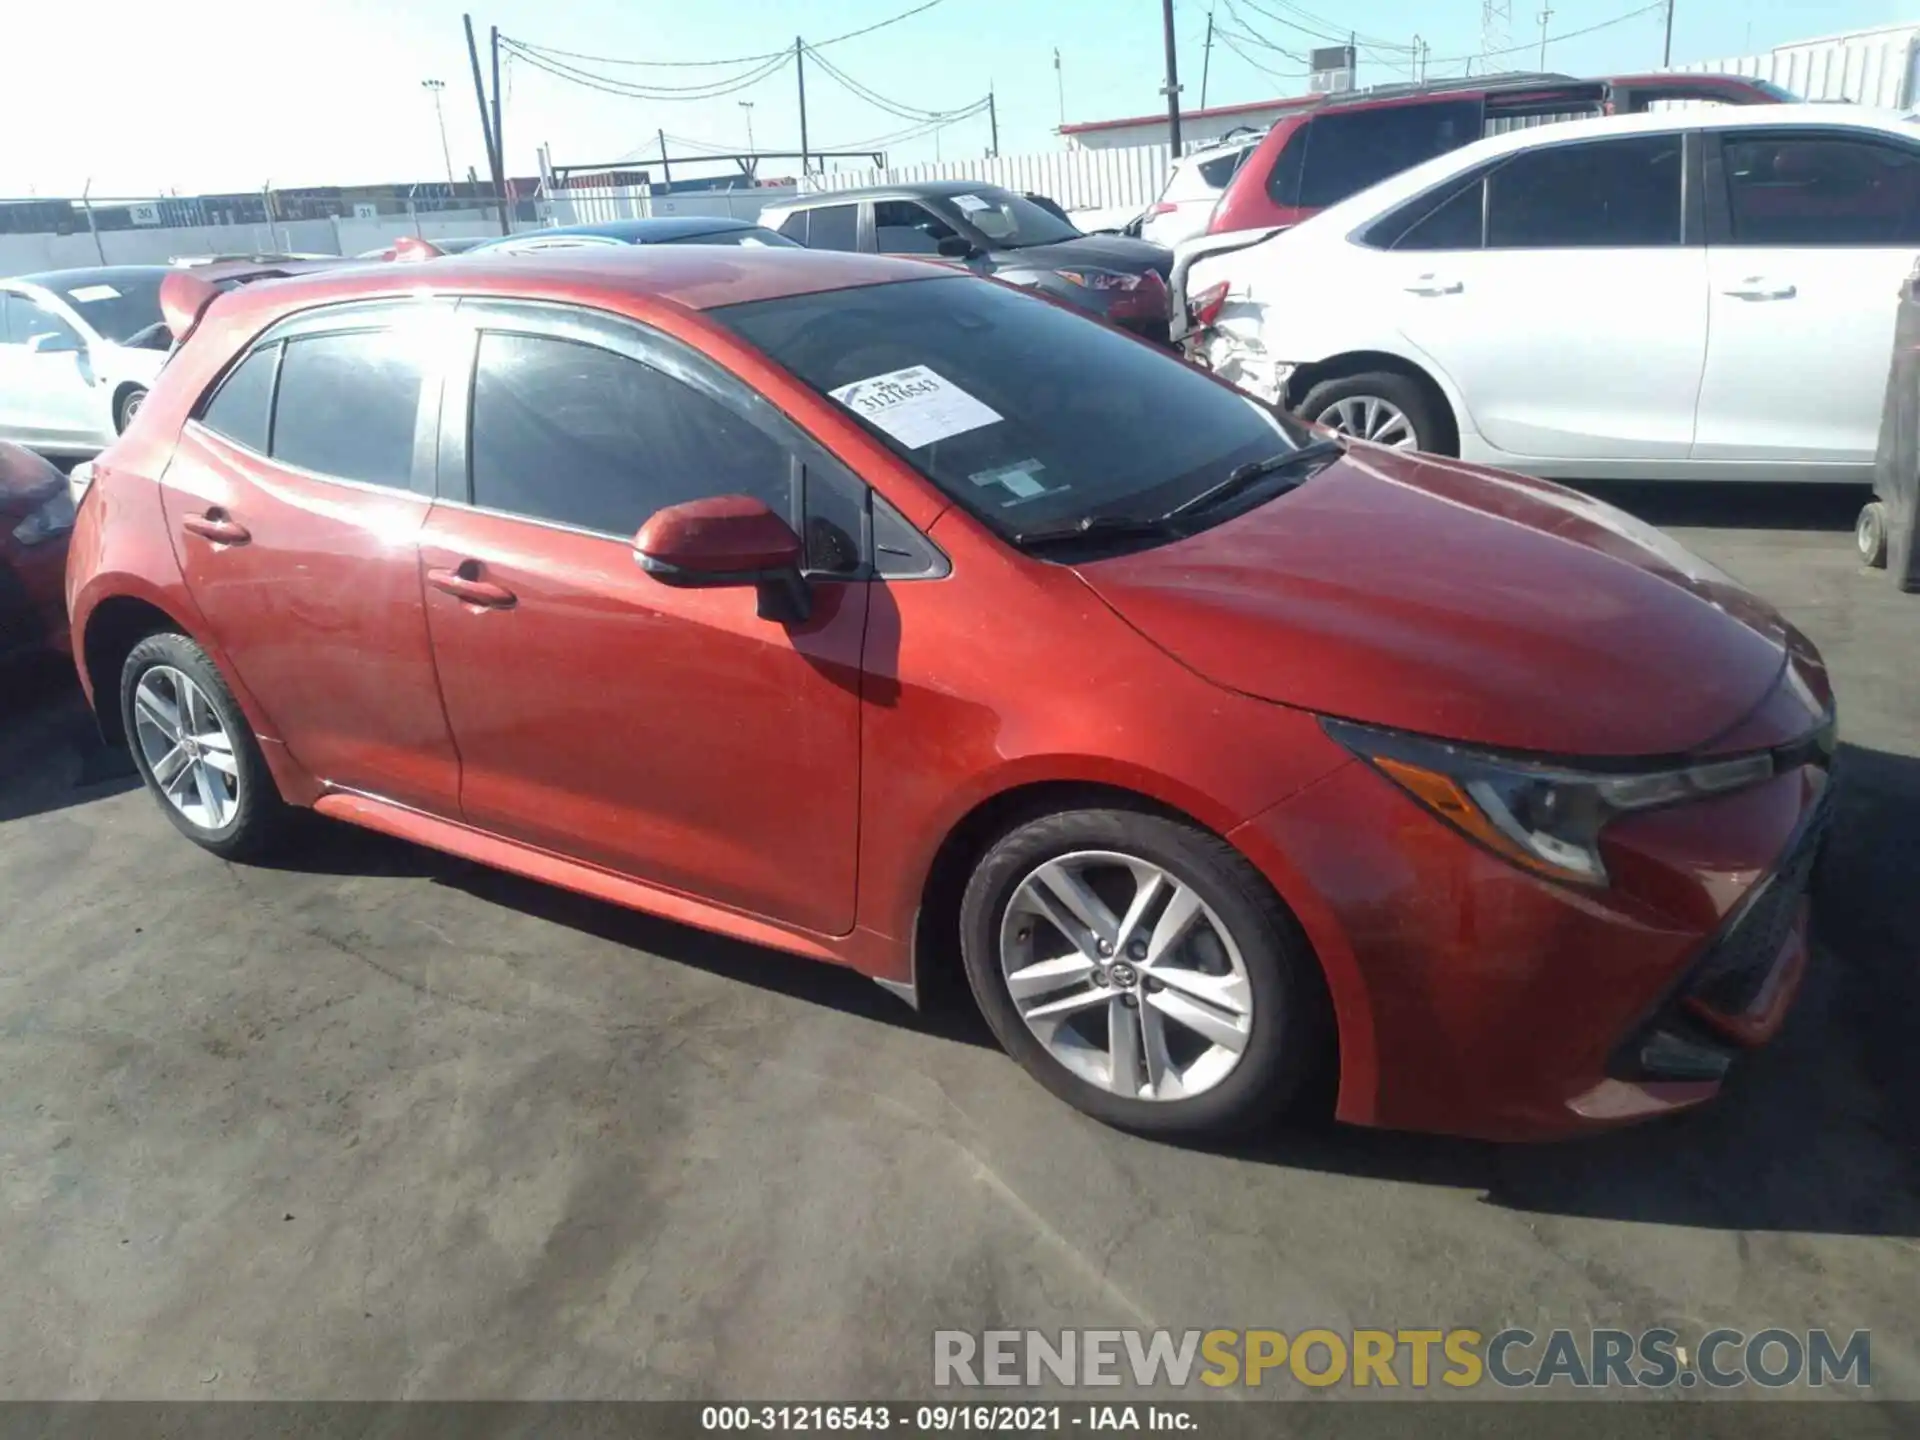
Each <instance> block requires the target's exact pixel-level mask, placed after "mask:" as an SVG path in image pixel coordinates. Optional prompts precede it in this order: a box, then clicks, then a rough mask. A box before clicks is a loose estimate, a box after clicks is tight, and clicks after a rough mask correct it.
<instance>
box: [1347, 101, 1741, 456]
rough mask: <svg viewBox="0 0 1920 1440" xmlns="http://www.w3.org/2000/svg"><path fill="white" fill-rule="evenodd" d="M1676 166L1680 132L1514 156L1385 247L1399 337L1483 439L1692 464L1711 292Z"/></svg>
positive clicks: (1558, 452)
mask: <svg viewBox="0 0 1920 1440" xmlns="http://www.w3.org/2000/svg"><path fill="white" fill-rule="evenodd" d="M1685 168H1686V166H1685V147H1684V143H1683V137H1682V136H1681V135H1679V134H1657V135H1635V136H1628V137H1621V138H1617V139H1607V140H1590V141H1580V142H1575V143H1571V144H1563V145H1551V146H1543V147H1541V148H1539V149H1534V150H1527V151H1522V152H1520V153H1519V154H1517V155H1515V156H1514V157H1512V158H1511V159H1509V160H1507V161H1505V162H1502V163H1501V164H1499V165H1498V166H1496V167H1495V168H1494V169H1492V170H1491V171H1490V172H1489V173H1488V174H1487V175H1486V176H1485V178H1484V179H1483V180H1481V181H1479V182H1477V183H1470V184H1468V185H1466V186H1465V187H1464V188H1462V189H1460V190H1458V191H1456V192H1454V193H1453V194H1452V195H1451V196H1450V197H1449V198H1448V199H1447V201H1446V204H1445V205H1444V207H1437V208H1436V209H1435V210H1434V211H1433V212H1432V213H1430V214H1429V215H1428V216H1427V217H1426V218H1424V219H1422V220H1421V221H1420V222H1419V223H1417V224H1415V225H1414V226H1413V227H1412V228H1411V229H1410V230H1408V231H1407V232H1406V233H1405V234H1404V235H1403V236H1401V237H1399V238H1398V239H1397V240H1395V241H1394V242H1393V257H1394V258H1393V261H1392V263H1391V264H1389V265H1388V266H1387V267H1385V274H1384V276H1383V281H1382V283H1383V285H1384V286H1386V287H1387V289H1388V291H1389V293H1391V295H1392V297H1393V298H1392V301H1391V303H1392V304H1393V305H1394V306H1395V308H1396V309H1397V312H1398V315H1399V317H1400V329H1401V332H1402V333H1403V334H1404V335H1405V336H1406V338H1407V339H1408V340H1409V341H1411V342H1412V343H1413V344H1414V345H1415V346H1417V347H1418V348H1419V349H1420V350H1421V351H1423V352H1424V353H1425V354H1427V355H1428V356H1430V357H1431V358H1432V359H1433V361H1434V362H1435V363H1436V364H1437V365H1438V366H1439V368H1440V369H1441V370H1443V371H1444V372H1445V373H1446V374H1447V375H1448V376H1449V377H1450V378H1451V379H1452V381H1453V382H1454V384H1455V386H1456V387H1457V388H1458V390H1459V391H1460V392H1461V394H1462V395H1463V396H1464V397H1465V402H1466V407H1467V410H1468V412H1469V414H1470V415H1471V417H1472V420H1473V424H1474V427H1475V428H1476V429H1477V430H1478V431H1479V432H1480V434H1481V435H1482V436H1483V437H1485V438H1486V439H1487V440H1488V441H1489V442H1490V443H1492V444H1493V445H1495V446H1497V447H1498V448H1499V449H1501V450H1503V451H1505V452H1507V453H1508V454H1510V455H1514V456H1522V457H1535V458H1540V459H1552V460H1565V459H1607V460H1639V459H1684V458H1685V457H1686V455H1687V453H1688V450H1689V448H1690V447H1691V445H1692V442H1693V422H1694V406H1695V401H1696V399H1697V397H1698V396H1699V394H1700V376H1701V370H1702V367H1703V365H1704V363H1705V354H1706V341H1707V296H1706V250H1705V247H1704V246H1703V245H1702V244H1701V243H1700V239H1699V232H1698V227H1697V224H1696V222H1695V221H1693V220H1692V219H1690V218H1689V217H1688V216H1687V215H1686V214H1685V213H1684V212H1685V206H1684V203H1683V202H1684V195H1685V191H1684V186H1683V180H1682V177H1683V174H1684V173H1685ZM1475 235H1478V236H1480V237H1481V239H1482V243H1481V244H1478V245H1473V244H1471V241H1472V239H1473V237H1474V236H1475Z"/></svg>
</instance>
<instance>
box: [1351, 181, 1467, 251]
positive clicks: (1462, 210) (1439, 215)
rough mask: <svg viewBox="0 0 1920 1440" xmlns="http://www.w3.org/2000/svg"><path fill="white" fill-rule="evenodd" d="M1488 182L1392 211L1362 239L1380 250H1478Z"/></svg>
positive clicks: (1424, 197)
mask: <svg viewBox="0 0 1920 1440" xmlns="http://www.w3.org/2000/svg"><path fill="white" fill-rule="evenodd" d="M1484 190H1485V182H1484V181H1481V180H1475V181H1474V182H1473V183H1472V184H1471V185H1468V186H1466V187H1464V188H1462V189H1459V190H1455V191H1454V192H1453V193H1452V194H1451V195H1445V196H1442V195H1438V194H1436V193H1434V192H1429V193H1428V194H1425V195H1422V196H1420V197H1419V198H1418V199H1416V200H1410V201H1408V202H1407V203H1406V204H1404V205H1402V206H1400V207H1399V208H1398V209H1397V210H1390V211H1388V212H1387V213H1386V214H1385V215H1383V216H1381V217H1380V218H1379V219H1378V220H1376V221H1374V223H1373V224H1372V225H1371V226H1370V227H1369V228H1368V229H1367V231H1366V233H1365V235H1363V236H1362V237H1361V238H1362V239H1363V240H1364V241H1365V242H1366V243H1367V244H1368V245H1371V246H1373V247H1374V248H1375V249H1377V250H1478V249H1479V248H1480V220H1481V205H1482V200H1483V193H1484Z"/></svg>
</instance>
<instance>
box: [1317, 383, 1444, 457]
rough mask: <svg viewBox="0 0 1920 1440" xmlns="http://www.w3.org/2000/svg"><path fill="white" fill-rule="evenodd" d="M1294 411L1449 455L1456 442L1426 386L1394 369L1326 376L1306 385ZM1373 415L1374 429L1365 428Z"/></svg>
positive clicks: (1400, 445)
mask: <svg viewBox="0 0 1920 1440" xmlns="http://www.w3.org/2000/svg"><path fill="white" fill-rule="evenodd" d="M1396 412H1397V417H1398V418H1397V419H1396V418H1395V415H1396ZM1293 413H1294V414H1296V415H1298V416H1299V417H1300V418H1301V419H1303V420H1314V421H1318V422H1319V423H1320V424H1323V425H1326V426H1328V427H1329V428H1331V429H1334V430H1337V431H1339V432H1340V433H1341V434H1343V435H1353V436H1355V437H1357V438H1359V439H1361V440H1373V441H1374V442H1375V443H1376V444H1381V445H1389V446H1392V447H1393V448H1395V449H1404V450H1425V451H1428V452H1429V453H1431V454H1435V455H1450V454H1452V453H1453V451H1454V449H1455V448H1457V446H1456V442H1455V440H1454V438H1453V434H1452V427H1451V426H1449V425H1448V424H1446V423H1445V419H1444V417H1443V416H1442V415H1441V414H1440V413H1439V410H1438V408H1437V407H1436V406H1435V405H1434V402H1433V397H1432V396H1431V395H1429V394H1428V393H1427V390H1426V388H1425V387H1424V386H1422V385H1421V384H1420V382H1419V381H1418V380H1415V379H1414V378H1413V377H1412V376H1410V375H1402V374H1399V373H1397V372H1396V371H1392V370H1372V371H1368V372H1367V373H1366V374H1364V375H1341V376H1337V377H1336V378H1334V379H1332V380H1322V381H1320V383H1319V384H1317V385H1314V386H1313V387H1312V388H1311V389H1309V390H1308V391H1307V393H1306V395H1305V397H1304V398H1303V399H1302V400H1301V401H1300V403H1299V404H1298V405H1296V406H1295V407H1294V412H1293ZM1369 417H1372V420H1371V431H1372V433H1367V432H1368V430H1369ZM1401 422H1404V423H1401ZM1409 436H1410V439H1409V438H1408V437H1409Z"/></svg>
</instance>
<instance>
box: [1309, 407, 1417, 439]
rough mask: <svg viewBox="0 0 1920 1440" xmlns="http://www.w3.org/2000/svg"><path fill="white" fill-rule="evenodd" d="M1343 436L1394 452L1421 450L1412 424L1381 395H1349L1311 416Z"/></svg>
mask: <svg viewBox="0 0 1920 1440" xmlns="http://www.w3.org/2000/svg"><path fill="white" fill-rule="evenodd" d="M1308 418H1309V419H1313V420H1318V421H1319V422H1320V423H1321V424H1322V425H1325V426H1327V427H1328V428H1329V429H1331V430H1337V431H1338V432H1339V433H1340V434H1342V435H1351V436H1353V437H1354V438H1355V439H1357V440H1370V441H1372V442H1373V443H1374V444H1375V445H1386V446H1389V447H1390V448H1392V449H1395V450H1418V449H1419V448H1420V436H1419V433H1418V432H1417V431H1416V430H1415V429H1414V426H1413V421H1411V420H1410V419H1408V418H1407V416H1406V414H1405V412H1404V411H1402V410H1401V409H1400V407H1399V406H1397V405H1395V404H1394V403H1393V402H1392V401H1390V400H1383V399H1381V398H1380V397H1379V396H1378V395H1349V396H1347V397H1345V398H1344V399H1341V400H1336V401H1334V402H1333V403H1332V404H1331V405H1329V406H1328V407H1327V408H1326V409H1325V410H1323V411H1321V412H1320V413H1319V414H1318V415H1313V416H1309V417H1308Z"/></svg>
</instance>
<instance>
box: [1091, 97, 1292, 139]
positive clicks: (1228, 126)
mask: <svg viewBox="0 0 1920 1440" xmlns="http://www.w3.org/2000/svg"><path fill="white" fill-rule="evenodd" d="M1320 98H1321V97H1320V96H1318V95H1295V96H1290V97H1289V98H1287V99H1284V100H1261V101H1257V102H1255V103H1253V104H1250V105H1215V106H1214V107H1213V108H1212V109H1209V110H1183V111H1181V112H1180V143H1181V146H1182V147H1183V148H1184V149H1187V150H1191V149H1193V148H1194V147H1195V146H1197V145H1204V144H1208V143H1210V142H1212V141H1215V140H1219V139H1223V138H1224V137H1225V136H1227V135H1228V134H1230V133H1232V132H1233V131H1235V130H1247V131H1255V130H1264V129H1266V128H1267V127H1268V126H1269V125H1271V124H1273V122H1274V121H1275V120H1277V119H1279V118H1280V117H1281V116H1282V115H1284V114H1286V113H1287V111H1289V110H1297V109H1299V108H1300V107H1301V106H1303V105H1312V104H1316V103H1317V102H1318V101H1319V100H1320ZM1059 134H1060V136H1061V138H1062V139H1064V140H1065V141H1066V142H1067V148H1068V149H1069V150H1124V149H1127V148H1129V147H1131V146H1135V145H1165V144H1166V143H1167V112H1166V111H1164V110H1162V111H1161V112H1160V113H1159V114H1158V115H1134V116H1130V117H1129V118H1127V119H1125V120H1089V121H1085V122H1083V123H1081V124H1078V125H1062V126H1061V127H1060V130H1059Z"/></svg>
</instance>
